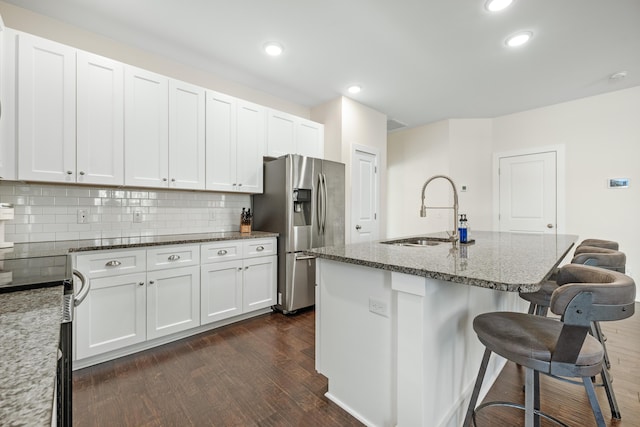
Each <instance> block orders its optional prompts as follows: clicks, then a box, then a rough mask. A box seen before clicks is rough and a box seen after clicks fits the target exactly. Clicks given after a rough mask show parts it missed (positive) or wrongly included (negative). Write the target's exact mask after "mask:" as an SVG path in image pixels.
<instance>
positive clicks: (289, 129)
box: [267, 110, 324, 158]
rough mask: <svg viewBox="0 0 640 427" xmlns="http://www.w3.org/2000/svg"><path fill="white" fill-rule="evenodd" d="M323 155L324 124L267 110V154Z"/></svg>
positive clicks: (274, 155)
mask: <svg viewBox="0 0 640 427" xmlns="http://www.w3.org/2000/svg"><path fill="white" fill-rule="evenodd" d="M285 154H301V155H303V156H309V157H317V158H323V157H324V125H322V124H320V123H316V122H312V121H311V120H307V119H303V118H301V117H297V116H294V115H292V114H287V113H283V112H282V111H276V110H269V112H268V119H267V155H268V156H270V157H280V156H283V155H285Z"/></svg>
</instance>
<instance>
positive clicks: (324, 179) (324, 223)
mask: <svg viewBox="0 0 640 427" xmlns="http://www.w3.org/2000/svg"><path fill="white" fill-rule="evenodd" d="M322 188H323V192H324V202H323V203H322V210H323V213H322V234H325V232H326V228H327V200H328V194H327V176H326V175H325V174H324V173H323V174H322Z"/></svg>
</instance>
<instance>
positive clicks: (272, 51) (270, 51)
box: [264, 42, 284, 56]
mask: <svg viewBox="0 0 640 427" xmlns="http://www.w3.org/2000/svg"><path fill="white" fill-rule="evenodd" d="M264 51H265V52H266V53H267V55H269V56H280V55H282V52H283V51H284V48H283V47H282V45H281V44H280V43H278V42H269V43H266V44H265V45H264Z"/></svg>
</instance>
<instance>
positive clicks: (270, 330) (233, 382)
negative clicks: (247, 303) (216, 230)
mask: <svg viewBox="0 0 640 427" xmlns="http://www.w3.org/2000/svg"><path fill="white" fill-rule="evenodd" d="M636 310H637V311H639V312H640V306H638V304H637V305H636ZM602 328H603V331H604V333H605V334H606V336H607V348H608V349H609V354H610V356H611V361H612V367H611V373H612V374H613V376H614V389H615V392H616V396H617V399H618V403H619V404H620V408H621V411H622V416H623V419H622V420H620V421H615V420H611V419H610V413H609V407H608V404H607V400H606V396H605V393H604V390H603V389H602V388H601V387H599V388H598V389H597V390H596V391H597V394H598V399H599V401H600V405H601V406H602V409H603V411H604V414H605V419H606V421H607V427H614V426H615V427H632V426H633V427H637V426H640V358H639V355H640V315H636V316H634V317H632V318H630V319H626V320H624V321H619V322H609V323H603V324H602ZM314 357H315V312H314V311H313V310H306V311H301V312H300V313H299V314H297V315H294V316H283V315H282V314H279V313H272V314H267V315H263V316H259V317H257V318H254V319H249V320H246V321H242V322H239V323H236V324H233V325H229V326H225V327H223V328H219V329H216V330H214V331H210V332H207V333H203V334H200V335H197V336H194V337H190V338H186V339H184V340H180V341H177V342H174V343H170V344H167V345H164V346H161V347H158V348H155V349H151V350H148V351H144V352H140V353H137V354H134V355H131V356H127V357H123V358H120V359H117V360H114V361H110V362H107V363H103V364H100V365H96V366H93V367H89V368H85V369H82V370H79V371H76V372H74V375H73V382H74V390H73V399H74V406H73V411H74V412H73V416H74V425H77V426H83V427H84V426H105V427H107V426H108V427H112V426H123V427H126V426H136V427H138V426H149V427H156V426H161V427H164V426H181V427H182V426H225V427H226V426H260V427H287V426H292V427H293V426H305V427H307V426H310V427H315V426H317V427H331V426H336V427H337V426H361V425H362V424H361V423H360V422H358V421H357V420H356V419H354V418H353V417H352V416H350V415H349V414H347V413H346V412H345V411H343V410H342V409H341V408H340V407H338V406H337V405H335V404H334V403H333V402H331V401H329V400H328V399H327V398H326V397H325V396H324V393H325V392H326V391H327V380H326V378H324V377H323V376H322V375H319V374H317V373H316V371H315V362H314ZM523 384H524V372H523V370H522V369H519V368H518V367H517V366H516V365H514V364H511V363H509V364H507V366H506V367H505V369H504V370H503V372H502V373H501V374H500V377H499V378H498V380H497V382H496V383H495V385H494V386H493V387H492V389H491V390H490V392H489V395H488V396H487V399H488V400H510V401H523V400H524V393H523V390H522V385H523ZM541 384H542V385H541V390H542V395H541V400H542V408H543V409H544V410H545V411H546V412H549V413H551V414H553V415H554V416H556V417H558V418H559V419H561V420H562V421H563V422H566V423H567V424H569V425H570V426H576V427H578V426H579V427H590V426H595V422H594V421H593V416H592V414H591V410H590V407H589V404H588V401H587V398H586V395H585V393H584V389H583V388H582V387H578V386H575V385H570V384H566V383H562V382H559V381H557V380H554V379H551V378H546V377H544V376H543V377H542V378H541ZM521 425H524V422H523V414H522V412H521V411H518V410H513V409H505V408H490V409H486V410H484V411H482V413H480V414H479V415H478V427H489V426H491V427H493V426H514V427H515V426H521ZM550 425H552V424H550V423H548V422H546V421H544V420H543V422H542V427H546V426H550Z"/></svg>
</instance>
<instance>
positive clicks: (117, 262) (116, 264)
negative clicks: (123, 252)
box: [105, 259, 122, 267]
mask: <svg viewBox="0 0 640 427" xmlns="http://www.w3.org/2000/svg"><path fill="white" fill-rule="evenodd" d="M121 264H122V263H121V262H120V261H118V260H115V259H114V260H113V261H109V262H108V263H106V264H105V266H106V267H117V266H119V265H121Z"/></svg>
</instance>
